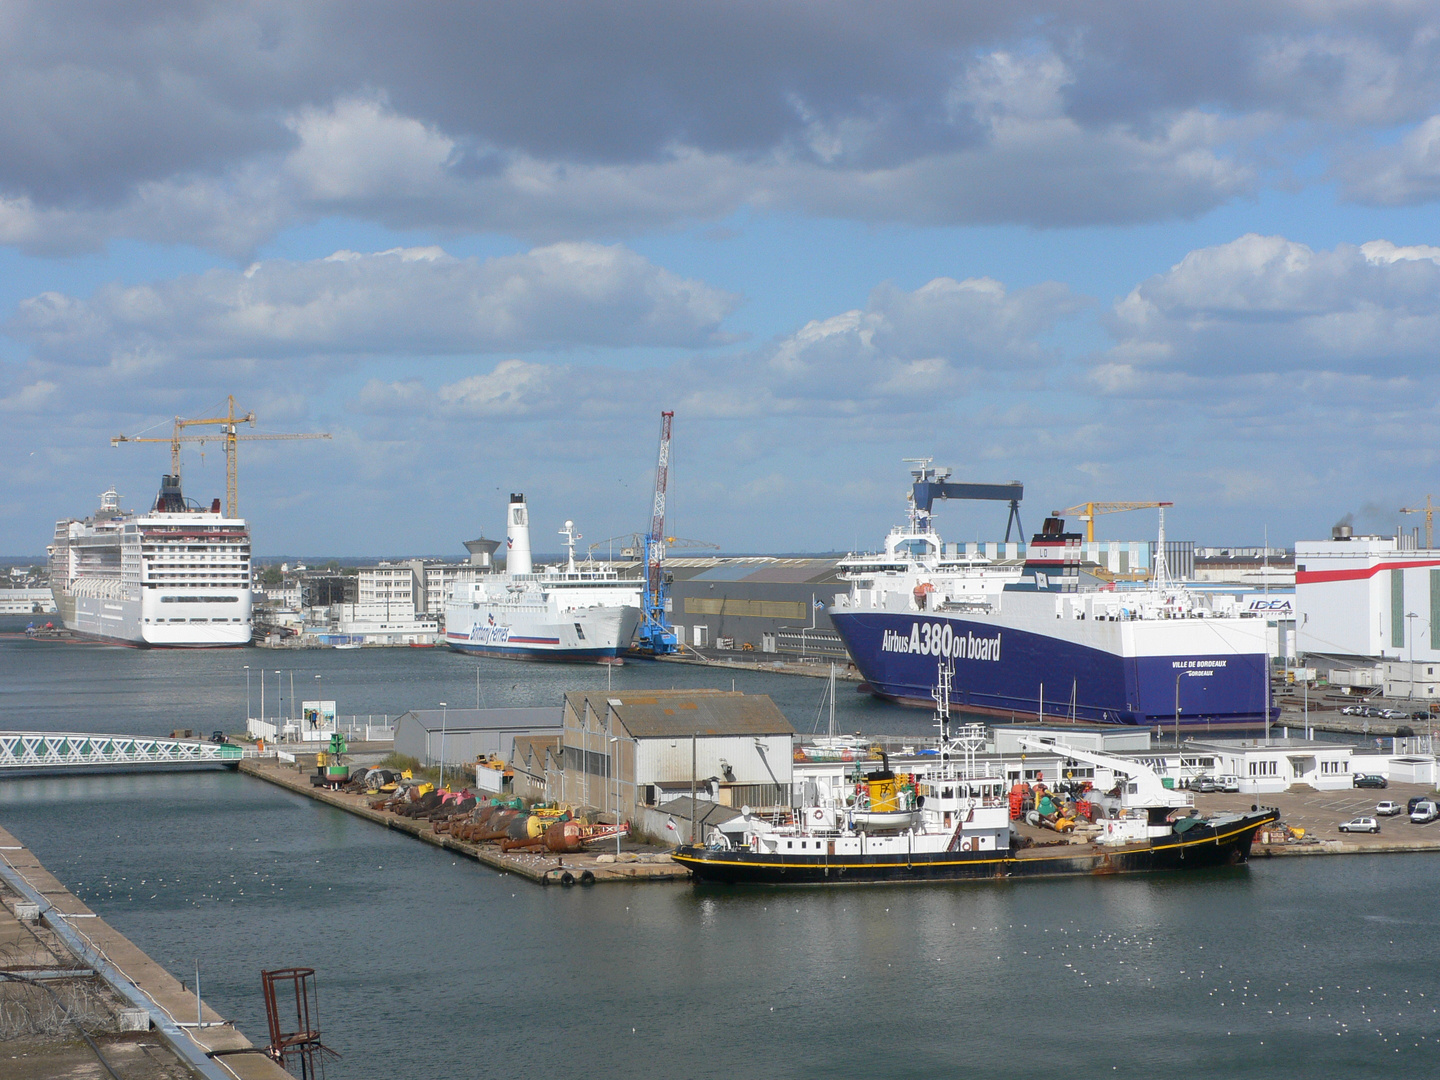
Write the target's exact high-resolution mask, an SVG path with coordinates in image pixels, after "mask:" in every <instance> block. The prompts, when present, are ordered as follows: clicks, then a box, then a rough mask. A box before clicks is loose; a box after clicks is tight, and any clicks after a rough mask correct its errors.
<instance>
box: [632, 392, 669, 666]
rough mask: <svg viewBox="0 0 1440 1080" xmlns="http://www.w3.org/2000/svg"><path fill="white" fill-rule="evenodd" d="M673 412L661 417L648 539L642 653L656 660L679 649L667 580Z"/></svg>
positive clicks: (663, 413) (643, 602)
mask: <svg viewBox="0 0 1440 1080" xmlns="http://www.w3.org/2000/svg"><path fill="white" fill-rule="evenodd" d="M674 419H675V414H674V413H673V412H662V413H661V414H660V456H659V458H658V460H657V462H656V465H655V505H654V509H653V512H652V514H651V517H650V533H649V535H647V536H646V537H645V544H644V550H645V597H644V600H643V601H642V604H643V610H642V612H641V621H640V631H639V638H640V649H641V651H642V652H648V653H651V654H652V655H655V656H662V655H667V654H669V653H673V652H674V651H675V649H676V647H677V645H678V642H677V640H676V637H675V630H674V628H672V627H671V625H670V620H669V619H668V618H666V613H665V608H666V606H667V600H668V598H667V592H668V590H667V589H666V585H667V584H668V582H667V581H666V578H665V489H666V487H667V486H668V485H669V480H670V423H671V421H672V420H674Z"/></svg>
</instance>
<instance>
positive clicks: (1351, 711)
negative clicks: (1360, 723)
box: [1340, 705, 1360, 716]
mask: <svg viewBox="0 0 1440 1080" xmlns="http://www.w3.org/2000/svg"><path fill="white" fill-rule="evenodd" d="M1340 715H1341V716H1359V715H1360V706H1359V705H1342V706H1340Z"/></svg>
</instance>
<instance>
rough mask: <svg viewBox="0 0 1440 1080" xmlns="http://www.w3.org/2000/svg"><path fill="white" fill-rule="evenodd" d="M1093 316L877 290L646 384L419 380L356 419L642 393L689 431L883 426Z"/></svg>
mask: <svg viewBox="0 0 1440 1080" xmlns="http://www.w3.org/2000/svg"><path fill="white" fill-rule="evenodd" d="M1086 304H1087V301H1086V300H1084V298H1082V297H1078V296H1076V295H1075V294H1074V293H1072V292H1071V291H1070V290H1069V289H1067V288H1066V287H1065V286H1063V285H1060V284H1058V283H1054V282H1049V283H1046V284H1043V285H1037V286H1033V287H1031V288H1028V289H1021V290H1017V291H1014V292H1011V291H1008V290H1007V289H1006V288H1005V286H1004V285H1003V284H1001V283H1000V282H998V281H995V280H993V279H990V278H975V279H969V280H965V281H956V280H954V279H952V278H937V279H935V280H933V281H931V282H929V283H927V284H926V285H923V286H921V287H920V288H918V289H915V290H913V291H906V290H903V289H899V288H896V287H895V286H893V285H882V286H880V287H878V288H876V289H875V290H874V292H873V293H872V295H871V297H870V299H869V302H868V303H867V305H866V306H865V308H863V309H855V310H853V311H846V312H841V313H840V314H838V315H832V316H829V317H826V318H822V319H816V320H813V321H811V322H809V323H807V324H805V325H804V326H802V327H800V328H799V329H797V330H796V331H794V332H793V333H791V334H788V335H786V336H784V337H782V338H780V339H778V340H777V341H775V342H772V343H771V344H770V345H768V346H766V347H764V348H760V349H754V350H749V351H745V352H712V353H710V354H702V355H694V356H690V357H686V358H684V359H680V360H676V361H671V362H669V363H666V364H664V365H662V366H660V367H656V368H653V369H650V370H647V371H644V372H642V373H640V375H638V376H637V375H636V373H634V372H632V371H629V370H622V369H619V368H617V367H612V366H604V365H595V364H588V365H587V364H579V363H575V362H569V361H564V362H541V361H536V360H522V359H518V358H511V359H505V360H502V361H499V362H498V363H495V364H493V365H492V366H490V367H489V369H488V370H484V371H480V372H475V373H473V374H470V375H467V376H465V377H463V378H460V379H458V380H455V381H452V382H443V383H439V384H438V385H436V386H435V387H434V388H433V389H432V388H431V387H430V383H428V382H426V381H423V380H414V379H411V380H395V381H386V380H380V379H375V380H371V381H370V382H369V383H367V384H366V386H365V387H364V388H363V389H362V391H361V393H360V395H359V397H358V399H357V405H358V407H359V408H360V409H361V410H363V411H364V412H366V413H367V414H369V415H373V416H380V417H401V416H408V417H416V416H424V417H426V418H427V419H430V420H434V421H437V422H463V421H465V420H470V419H491V420H522V419H527V418H534V417H541V416H565V417H569V418H573V419H575V420H577V421H579V420H587V419H597V418H616V417H622V416H624V415H628V413H629V411H630V410H631V409H633V407H634V402H635V395H636V388H637V386H646V387H651V388H654V389H653V390H652V393H655V394H659V395H660V396H662V397H664V399H665V401H666V402H667V404H668V406H669V407H672V408H675V409H676V410H677V411H679V412H683V413H684V414H685V415H686V416H688V417H691V418H692V419H695V418H699V419H705V420H719V421H759V422H764V421H769V420H774V419H780V418H787V417H796V416H807V417H826V418H831V419H836V418H839V419H844V418H856V417H864V418H868V419H869V420H873V421H874V422H875V423H876V424H880V425H883V424H886V423H890V422H892V421H893V418H894V417H896V416H899V415H915V414H923V413H933V412H935V411H936V410H941V411H944V410H948V409H950V408H952V407H954V406H955V405H958V404H959V403H961V402H963V401H967V400H969V399H971V398H972V397H973V396H974V395H975V394H977V393H983V392H985V391H987V390H994V389H995V388H1005V387H1008V386H1011V385H1013V383H1014V382H1015V380H1017V379H1019V380H1022V381H1023V380H1027V379H1029V378H1030V377H1031V376H1032V375H1033V374H1034V373H1035V371H1036V370H1037V369H1040V368H1043V367H1045V366H1046V365H1047V364H1049V363H1051V362H1052V361H1053V360H1054V355H1053V353H1052V351H1051V350H1050V349H1047V348H1045V347H1043V346H1042V345H1040V344H1039V343H1038V340H1037V339H1039V338H1040V337H1041V336H1043V335H1044V334H1045V333H1046V332H1048V331H1049V330H1050V329H1051V328H1053V327H1054V326H1055V325H1056V324H1057V323H1058V322H1059V321H1060V320H1062V319H1065V318H1068V317H1070V316H1072V315H1074V314H1075V313H1077V312H1078V311H1080V310H1082V309H1083V308H1084V307H1085V306H1086ZM662 388H663V393H662Z"/></svg>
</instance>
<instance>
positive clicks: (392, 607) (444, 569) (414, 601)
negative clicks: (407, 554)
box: [355, 559, 475, 618]
mask: <svg viewBox="0 0 1440 1080" xmlns="http://www.w3.org/2000/svg"><path fill="white" fill-rule="evenodd" d="M474 576H475V567H474V566H472V565H471V564H469V563H441V562H426V561H424V560H423V559H406V560H405V561H404V562H393V563H392V562H382V563H379V564H378V565H376V566H362V567H361V568H360V571H359V574H358V576H357V581H356V596H355V600H356V604H357V606H359V607H362V608H364V609H365V610H367V611H375V610H382V611H385V612H386V613H387V617H391V618H395V617H399V616H400V615H402V614H405V613H407V612H408V613H409V614H411V615H434V616H440V615H443V614H444V612H445V602H446V600H448V599H449V597H450V594H451V592H453V591H454V589H455V584H456V582H459V581H470V580H472V579H473V578H474Z"/></svg>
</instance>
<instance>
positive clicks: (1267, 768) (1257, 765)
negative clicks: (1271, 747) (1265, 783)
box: [1250, 761, 1280, 776]
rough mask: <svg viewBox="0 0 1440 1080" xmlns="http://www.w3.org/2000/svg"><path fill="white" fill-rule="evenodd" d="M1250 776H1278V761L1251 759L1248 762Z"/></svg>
mask: <svg viewBox="0 0 1440 1080" xmlns="http://www.w3.org/2000/svg"><path fill="white" fill-rule="evenodd" d="M1250 775H1251V776H1279V775H1280V763H1279V762H1278V761H1252V762H1250Z"/></svg>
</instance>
